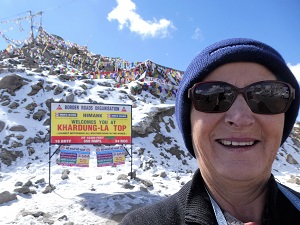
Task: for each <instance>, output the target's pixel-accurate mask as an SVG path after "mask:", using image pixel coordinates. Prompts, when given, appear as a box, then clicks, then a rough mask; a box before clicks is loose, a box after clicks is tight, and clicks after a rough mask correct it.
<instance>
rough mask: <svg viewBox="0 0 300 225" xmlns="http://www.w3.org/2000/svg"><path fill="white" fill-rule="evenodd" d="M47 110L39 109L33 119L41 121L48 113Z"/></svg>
mask: <svg viewBox="0 0 300 225" xmlns="http://www.w3.org/2000/svg"><path fill="white" fill-rule="evenodd" d="M46 113H47V111H46V110H42V109H39V110H38V111H37V112H36V113H34V114H33V117H32V118H33V119H34V120H38V121H41V120H42V119H43V118H44V116H45V115H46Z"/></svg>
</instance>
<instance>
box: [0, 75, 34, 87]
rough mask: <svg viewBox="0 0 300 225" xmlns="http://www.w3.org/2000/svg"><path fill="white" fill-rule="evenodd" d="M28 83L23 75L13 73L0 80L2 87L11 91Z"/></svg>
mask: <svg viewBox="0 0 300 225" xmlns="http://www.w3.org/2000/svg"><path fill="white" fill-rule="evenodd" d="M26 84H28V83H27V82H25V81H24V79H23V78H22V77H21V76H19V75H17V74H11V75H8V76H5V77H3V78H2V79H1V80H0V89H8V90H10V91H15V90H18V89H20V88H21V87H22V86H23V85H26Z"/></svg>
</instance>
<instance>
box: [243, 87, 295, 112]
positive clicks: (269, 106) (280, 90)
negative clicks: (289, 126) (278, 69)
mask: <svg viewBox="0 0 300 225" xmlns="http://www.w3.org/2000/svg"><path fill="white" fill-rule="evenodd" d="M290 95H291V90H290V88H289V86H288V85H286V84H285V83H280V82H273V83H272V82H261V83H256V84H253V85H251V86H249V88H248V89H247V90H246V96H247V102H248V105H249V107H250V108H251V110H252V112H254V113H259V114H278V113H282V112H284V111H285V109H286V108H287V107H288V106H289V103H290V99H291V98H290Z"/></svg>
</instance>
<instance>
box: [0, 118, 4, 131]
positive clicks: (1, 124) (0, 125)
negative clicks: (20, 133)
mask: <svg viewBox="0 0 300 225" xmlns="http://www.w3.org/2000/svg"><path fill="white" fill-rule="evenodd" d="M4 128H5V122H3V121H1V120H0V132H1V131H2V130H3V129H4Z"/></svg>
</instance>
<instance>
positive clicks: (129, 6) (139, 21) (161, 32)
mask: <svg viewBox="0 0 300 225" xmlns="http://www.w3.org/2000/svg"><path fill="white" fill-rule="evenodd" d="M117 3H118V5H117V7H116V8H114V9H113V10H112V11H111V12H110V13H109V14H108V16H107V19H108V20H109V21H112V20H117V21H118V22H119V29H121V30H122V29H123V28H124V27H128V28H129V30H130V31H131V32H133V33H137V34H138V35H141V36H142V37H143V38H147V37H160V38H165V37H167V36H168V35H170V34H169V31H170V29H175V27H174V26H173V24H172V22H171V21H170V20H167V19H160V20H159V21H157V20H156V19H155V18H154V19H153V21H149V20H147V21H146V20H144V19H143V18H142V17H141V16H140V15H139V14H137V13H136V11H135V10H136V6H135V3H134V2H132V1H131V0H117Z"/></svg>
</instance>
